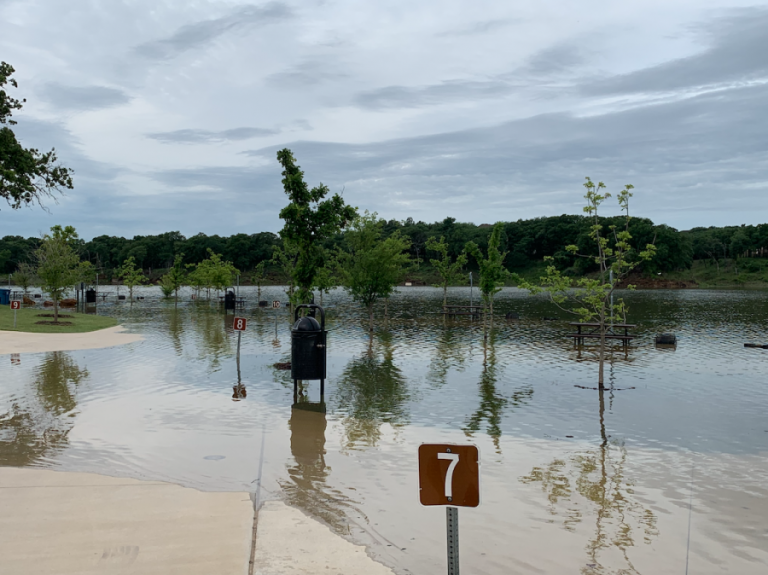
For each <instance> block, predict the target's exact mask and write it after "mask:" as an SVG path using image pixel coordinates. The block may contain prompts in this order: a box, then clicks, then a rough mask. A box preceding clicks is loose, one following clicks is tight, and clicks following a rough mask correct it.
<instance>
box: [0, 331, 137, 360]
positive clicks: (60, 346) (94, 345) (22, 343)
mask: <svg viewBox="0 0 768 575" xmlns="http://www.w3.org/2000/svg"><path fill="white" fill-rule="evenodd" d="M143 339H144V337H143V336H142V335H140V334H137V333H128V332H126V331H125V327H123V326H122V325H116V326H113V327H107V328H104V329H98V330H96V331H86V332H80V333H30V332H25V331H4V330H0V355H9V354H16V353H44V352H51V351H80V350H84V349H103V348H107V347H115V346H118V345H125V344H128V343H134V342H137V341H142V340H143Z"/></svg>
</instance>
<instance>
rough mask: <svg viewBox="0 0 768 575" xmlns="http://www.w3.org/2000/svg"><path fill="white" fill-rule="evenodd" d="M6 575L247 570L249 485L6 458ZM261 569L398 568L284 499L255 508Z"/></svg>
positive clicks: (269, 572)
mask: <svg viewBox="0 0 768 575" xmlns="http://www.w3.org/2000/svg"><path fill="white" fill-rule="evenodd" d="M0 510H2V512H1V513H0V575H21V574H34V575H76V574H77V575H91V574H102V573H109V574H113V573H119V574H121V575H172V574H175V573H179V574H183V575H230V574H231V575H247V574H248V569H249V565H248V563H249V560H250V556H251V550H252V547H253V516H254V512H253V503H252V501H251V497H250V495H249V494H248V493H205V492H201V491H197V490H195V489H189V488H185V487H180V486H178V485H173V484H169V483H162V482H159V481H138V480H135V479H120V478H115V477H106V476H102V475H95V474H90V473H69V472H60V471H52V470H48V469H36V468H13V467H0ZM253 573H254V574H255V575H303V574H315V573H332V574H334V575H338V574H343V575H355V574H358V573H360V574H366V575H391V573H392V571H391V570H390V569H388V568H386V567H384V566H383V565H381V564H379V563H376V562H375V561H373V560H372V559H371V558H370V557H368V555H367V554H366V553H365V548H364V547H362V546H357V545H354V544H352V543H350V542H348V541H347V540H345V539H343V538H341V537H339V536H338V535H335V534H334V533H332V532H331V530H330V529H329V528H328V527H326V526H325V525H323V524H321V523H319V522H317V521H315V520H313V519H311V518H309V517H307V516H306V515H304V514H303V513H301V512H300V511H298V510H297V509H294V508H291V507H288V506H287V505H285V504H283V503H282V502H279V501H268V502H266V503H265V504H264V506H263V507H262V509H261V510H260V512H259V515H258V526H257V534H256V547H255V563H254V570H253Z"/></svg>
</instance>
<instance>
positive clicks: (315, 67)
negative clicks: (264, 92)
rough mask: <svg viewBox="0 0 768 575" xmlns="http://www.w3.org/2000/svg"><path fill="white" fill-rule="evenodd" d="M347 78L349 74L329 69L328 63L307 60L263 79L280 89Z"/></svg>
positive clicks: (314, 84)
mask: <svg viewBox="0 0 768 575" xmlns="http://www.w3.org/2000/svg"><path fill="white" fill-rule="evenodd" d="M348 77H349V74H345V73H342V72H339V71H337V70H333V69H331V67H330V66H329V64H328V62H324V61H321V60H307V61H305V62H302V63H300V64H297V65H295V66H292V67H290V68H288V69H286V70H283V71H282V72H277V73H275V74H270V75H269V76H267V77H266V78H265V82H266V83H267V84H272V85H274V86H278V87H281V88H301V87H304V86H316V85H318V84H322V83H325V82H333V81H338V80H343V79H345V78H348Z"/></svg>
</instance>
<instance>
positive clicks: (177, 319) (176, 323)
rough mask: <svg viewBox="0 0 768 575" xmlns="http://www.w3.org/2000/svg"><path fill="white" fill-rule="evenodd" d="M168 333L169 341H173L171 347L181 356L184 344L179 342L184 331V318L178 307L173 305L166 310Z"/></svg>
mask: <svg viewBox="0 0 768 575" xmlns="http://www.w3.org/2000/svg"><path fill="white" fill-rule="evenodd" d="M166 323H167V325H168V333H169V334H170V335H171V341H173V349H174V350H175V351H176V355H178V356H179V357H181V355H182V354H183V352H184V346H183V345H182V343H181V335H182V334H183V333H184V320H183V318H182V317H181V312H180V311H179V308H177V307H173V308H171V309H169V310H168V321H167V322H166Z"/></svg>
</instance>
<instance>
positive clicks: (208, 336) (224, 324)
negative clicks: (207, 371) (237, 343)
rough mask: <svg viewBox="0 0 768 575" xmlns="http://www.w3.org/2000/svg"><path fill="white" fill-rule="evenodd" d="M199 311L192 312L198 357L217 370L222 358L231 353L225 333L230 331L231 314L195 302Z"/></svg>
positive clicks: (230, 344) (230, 345)
mask: <svg viewBox="0 0 768 575" xmlns="http://www.w3.org/2000/svg"><path fill="white" fill-rule="evenodd" d="M197 306H198V309H199V310H200V311H199V313H195V314H192V316H191V319H192V325H193V327H194V328H195V330H196V331H197V332H198V333H199V334H200V346H199V351H200V357H201V358H205V359H207V360H209V361H210V368H211V370H213V371H217V370H218V369H219V368H220V367H221V362H222V359H223V358H226V357H230V356H231V355H232V353H233V351H232V343H231V342H230V338H229V337H227V333H228V332H229V333H232V331H233V330H232V315H229V316H227V315H225V314H223V313H221V310H220V309H218V307H215V306H214V307H210V308H208V309H206V308H205V307H204V304H203V303H198V304H197Z"/></svg>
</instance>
